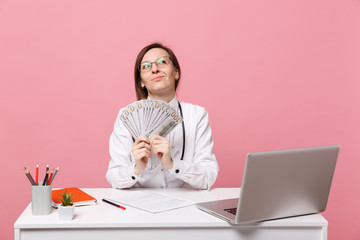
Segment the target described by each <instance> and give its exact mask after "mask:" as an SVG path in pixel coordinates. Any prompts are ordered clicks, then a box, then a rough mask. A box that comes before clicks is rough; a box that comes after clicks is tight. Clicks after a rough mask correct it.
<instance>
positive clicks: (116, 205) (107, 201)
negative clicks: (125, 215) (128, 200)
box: [103, 199, 126, 210]
mask: <svg viewBox="0 0 360 240" xmlns="http://www.w3.org/2000/svg"><path fill="white" fill-rule="evenodd" d="M103 202H106V203H108V204H111V205H113V206H115V207H118V208H121V209H122V210H126V208H125V207H123V206H121V205H119V204H116V203H113V202H111V201H109V200H106V199H103Z"/></svg>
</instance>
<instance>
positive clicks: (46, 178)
mask: <svg viewBox="0 0 360 240" xmlns="http://www.w3.org/2000/svg"><path fill="white" fill-rule="evenodd" d="M48 178H49V170H47V171H46V174H45V178H44V182H43V186H45V185H46V182H47V180H48Z"/></svg>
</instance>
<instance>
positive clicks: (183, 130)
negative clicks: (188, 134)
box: [132, 102, 185, 160]
mask: <svg viewBox="0 0 360 240" xmlns="http://www.w3.org/2000/svg"><path fill="white" fill-rule="evenodd" d="M178 103H179V109H180V115H181V118H182V119H183V121H182V122H181V125H182V132H183V148H182V153H181V158H180V160H184V153H185V124H184V116H183V112H182V108H181V104H180V102H178ZM132 140H133V142H135V139H134V138H132Z"/></svg>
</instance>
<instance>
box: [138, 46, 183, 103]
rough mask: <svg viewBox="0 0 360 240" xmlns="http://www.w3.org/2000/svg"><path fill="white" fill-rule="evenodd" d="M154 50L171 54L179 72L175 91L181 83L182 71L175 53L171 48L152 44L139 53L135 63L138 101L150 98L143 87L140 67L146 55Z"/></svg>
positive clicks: (170, 56) (171, 58)
mask: <svg viewBox="0 0 360 240" xmlns="http://www.w3.org/2000/svg"><path fill="white" fill-rule="evenodd" d="M153 48H161V49H164V50H165V51H166V52H167V53H168V54H169V58H170V60H171V62H172V63H173V65H174V67H175V69H176V70H177V71H178V73H179V79H178V80H177V81H175V90H176V88H177V86H178V85H179V82H180V77H181V70H180V65H179V62H178V60H177V58H176V56H175V54H174V52H173V51H172V50H171V49H170V48H168V47H166V46H164V45H163V44H161V43H152V44H150V45H147V46H145V47H144V48H143V49H142V50H141V51H140V52H139V54H138V55H137V58H136V61H135V68H134V76H135V91H136V97H137V100H141V99H146V98H147V97H148V91H147V89H146V87H144V88H142V87H141V76H140V70H139V65H140V63H141V61H142V59H143V57H144V55H145V54H146V53H147V52H148V51H149V50H150V49H153Z"/></svg>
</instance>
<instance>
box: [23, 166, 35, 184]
mask: <svg viewBox="0 0 360 240" xmlns="http://www.w3.org/2000/svg"><path fill="white" fill-rule="evenodd" d="M25 175H26V177H27V178H28V179H29V181H30V183H31V185H34V183H33V182H32V181H31V178H30V176H29V174H28V170H27V169H26V167H25Z"/></svg>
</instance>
